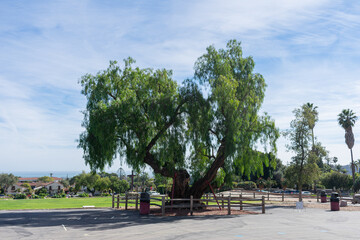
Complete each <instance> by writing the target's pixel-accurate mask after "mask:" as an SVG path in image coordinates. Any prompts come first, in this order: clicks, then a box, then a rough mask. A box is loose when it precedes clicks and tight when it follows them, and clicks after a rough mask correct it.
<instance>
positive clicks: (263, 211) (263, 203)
mask: <svg viewBox="0 0 360 240" xmlns="http://www.w3.org/2000/svg"><path fill="white" fill-rule="evenodd" d="M261 200H262V213H265V197H264V196H262V199H261Z"/></svg>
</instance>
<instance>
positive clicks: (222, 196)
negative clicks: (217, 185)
mask: <svg viewBox="0 0 360 240" xmlns="http://www.w3.org/2000/svg"><path fill="white" fill-rule="evenodd" d="M221 207H222V209H224V194H223V193H222V194H221Z"/></svg>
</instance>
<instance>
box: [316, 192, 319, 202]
mask: <svg viewBox="0 0 360 240" xmlns="http://www.w3.org/2000/svg"><path fill="white" fill-rule="evenodd" d="M316 201H317V202H319V192H318V193H316Z"/></svg>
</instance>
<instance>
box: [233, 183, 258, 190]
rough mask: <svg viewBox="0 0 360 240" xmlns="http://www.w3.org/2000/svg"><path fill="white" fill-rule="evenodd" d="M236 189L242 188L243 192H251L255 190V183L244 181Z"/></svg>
mask: <svg viewBox="0 0 360 240" xmlns="http://www.w3.org/2000/svg"><path fill="white" fill-rule="evenodd" d="M237 187H239V188H243V189H245V190H253V189H255V188H256V183H254V182H252V181H245V182H240V183H239V184H238V185H237Z"/></svg>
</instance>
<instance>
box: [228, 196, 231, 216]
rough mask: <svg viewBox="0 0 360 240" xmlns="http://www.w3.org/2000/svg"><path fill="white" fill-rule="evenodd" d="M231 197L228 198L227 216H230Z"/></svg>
mask: <svg viewBox="0 0 360 240" xmlns="http://www.w3.org/2000/svg"><path fill="white" fill-rule="evenodd" d="M230 204H231V197H230V196H228V215H231V205H230Z"/></svg>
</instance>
